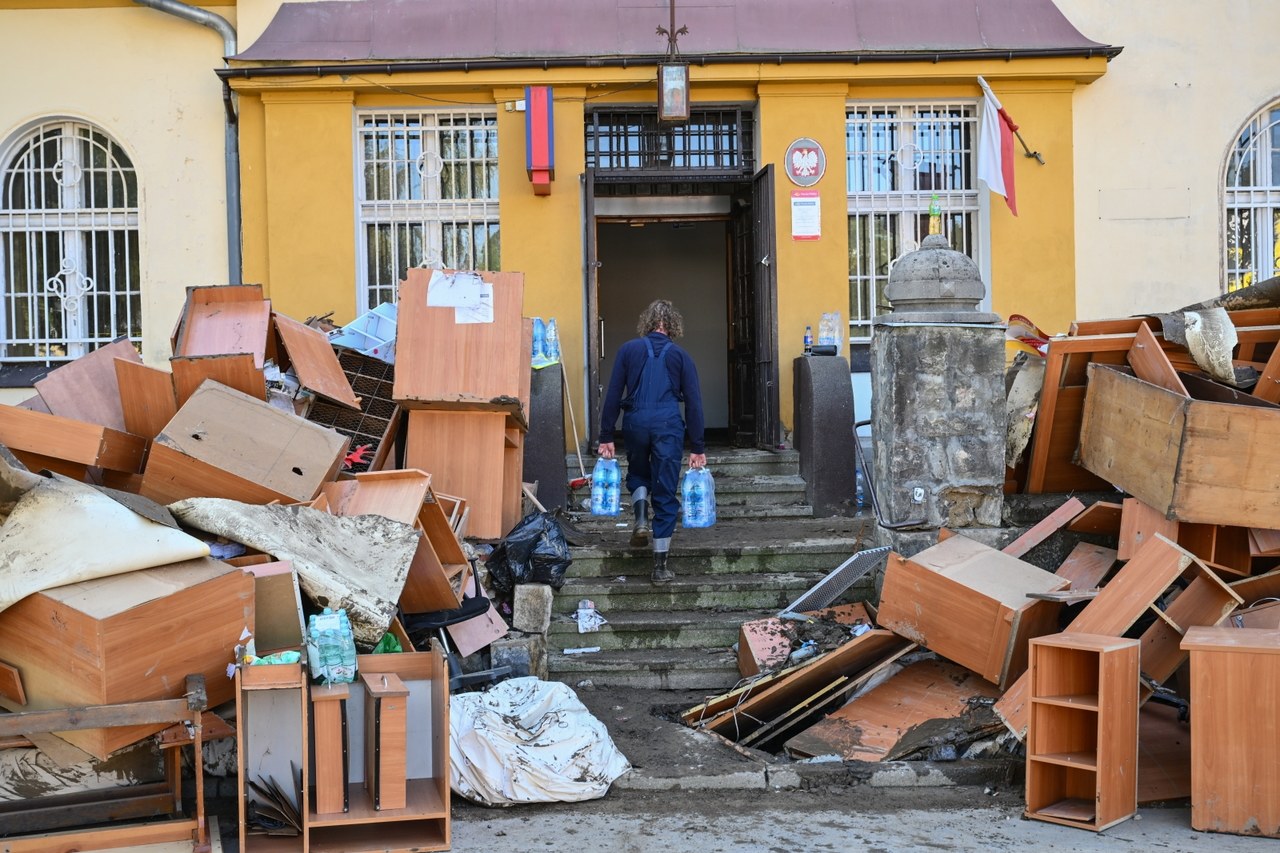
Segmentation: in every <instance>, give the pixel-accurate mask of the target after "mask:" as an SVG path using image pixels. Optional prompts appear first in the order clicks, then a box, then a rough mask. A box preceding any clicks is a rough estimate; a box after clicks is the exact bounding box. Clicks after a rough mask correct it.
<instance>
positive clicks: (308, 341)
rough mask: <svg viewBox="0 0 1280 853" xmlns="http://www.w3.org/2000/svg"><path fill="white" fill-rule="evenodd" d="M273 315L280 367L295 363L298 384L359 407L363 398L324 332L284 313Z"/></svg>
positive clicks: (345, 404)
mask: <svg viewBox="0 0 1280 853" xmlns="http://www.w3.org/2000/svg"><path fill="white" fill-rule="evenodd" d="M271 319H272V323H273V325H274V327H275V331H276V335H277V337H278V338H279V340H280V369H281V370H288V369H289V368H290V367H292V368H293V372H294V375H296V376H297V377H298V384H300V385H301V386H302V387H303V388H306V389H307V390H308V391H312V392H314V393H316V394H318V395H320V396H321V397H325V398H326V399H329V400H332V401H334V402H335V403H339V404H341V405H343V406H347V407H349V408H352V409H359V408H360V398H358V397H357V396H356V395H355V393H354V392H353V391H352V390H351V381H350V380H349V379H347V376H346V374H345V373H343V371H342V365H341V364H340V363H339V362H338V356H337V354H335V353H334V351H333V347H332V346H330V345H329V338H328V337H327V336H326V335H325V334H324V332H322V331H320V330H319V329H313V328H311V327H310V326H306V325H303V324H302V323H299V322H298V321H297V320H294V319H292V318H290V317H286V316H284V315H283V314H280V313H272V315H271Z"/></svg>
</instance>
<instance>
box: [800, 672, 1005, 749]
mask: <svg viewBox="0 0 1280 853" xmlns="http://www.w3.org/2000/svg"><path fill="white" fill-rule="evenodd" d="M998 695H999V691H998V690H997V689H996V688H995V686H994V685H992V684H989V683H988V682H985V681H983V680H982V679H981V678H979V677H978V676H977V675H975V674H974V673H972V672H969V671H967V670H965V669H963V668H961V667H959V666H957V665H956V664H953V663H950V662H948V661H942V660H925V661H918V662H916V663H914V664H911V665H910V666H908V667H907V668H906V669H904V670H903V671H902V672H900V673H898V674H897V675H895V676H893V677H892V678H890V679H889V680H888V681H885V682H884V683H883V684H880V685H879V686H877V687H874V688H872V689H871V690H869V691H868V692H867V693H865V694H864V695H862V696H860V697H858V698H857V699H854V700H853V701H852V702H849V703H848V704H847V705H845V706H844V707H842V708H840V709H839V710H838V711H836V712H835V713H833V714H831V715H830V716H828V717H827V718H826V719H824V720H822V721H820V722H818V723H817V724H815V725H814V726H812V727H810V728H809V729H807V730H806V731H804V732H801V733H800V734H798V735H796V736H795V737H793V738H791V739H790V740H788V741H787V744H786V749H787V753H788V754H789V755H791V756H793V757H799V758H812V757H814V756H818V755H839V756H840V757H841V758H843V759H844V760H846V761H882V760H884V759H885V757H886V756H887V755H888V754H889V752H890V750H892V749H893V747H894V746H895V745H896V744H897V743H898V742H899V741H900V740H901V739H902V738H903V737H904V736H905V735H907V734H908V733H909V732H910V730H911V729H912V728H914V727H915V726H918V725H920V724H921V723H924V722H926V721H928V720H941V719H949V718H953V717H958V716H960V714H962V713H963V712H964V711H965V710H967V709H968V707H969V700H970V699H972V698H974V697H979V696H980V697H986V698H994V697H996V696H998Z"/></svg>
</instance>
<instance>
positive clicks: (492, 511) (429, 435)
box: [400, 350, 520, 539]
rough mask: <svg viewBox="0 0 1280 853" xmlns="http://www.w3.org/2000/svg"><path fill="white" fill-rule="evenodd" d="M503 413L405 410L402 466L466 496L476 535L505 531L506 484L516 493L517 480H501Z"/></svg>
mask: <svg viewBox="0 0 1280 853" xmlns="http://www.w3.org/2000/svg"><path fill="white" fill-rule="evenodd" d="M400 354H401V356H403V351H402V350H401V351H400ZM401 370H403V362H402V363H401ZM506 419H507V416H506V415H505V414H504V413H502V412H446V411H434V410H433V411H420V410H414V411H410V412H409V413H408V420H409V429H408V436H407V438H406V440H405V466H406V467H408V468H417V469H419V470H422V471H430V472H431V482H432V483H433V484H434V485H435V486H436V487H438V488H440V489H441V490H443V491H445V492H448V493H449V494H452V495H460V496H462V497H464V498H466V500H467V504H468V506H469V507H470V510H471V514H470V520H469V524H470V528H471V530H470V532H471V535H472V536H476V537H479V538H481V539H497V538H500V537H502V536H503V535H504V534H505V533H506V532H507V528H504V527H503V517H504V510H505V509H506V499H505V496H506V495H507V493H508V492H507V490H508V488H513V489H514V490H515V494H516V496H517V497H518V496H519V494H520V483H519V482H513V483H512V484H508V483H507V482H506V474H507V470H506V453H507V451H508V449H509V448H508V446H507V433H506Z"/></svg>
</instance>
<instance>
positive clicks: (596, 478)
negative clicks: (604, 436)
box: [591, 459, 609, 515]
mask: <svg viewBox="0 0 1280 853" xmlns="http://www.w3.org/2000/svg"><path fill="white" fill-rule="evenodd" d="M608 476H609V475H608V471H607V469H606V468H605V465H604V460H603V459H597V460H596V466H595V468H593V469H591V514H592V515H606V514H607V513H605V511H604V508H605V496H606V495H607V494H608V491H609V480H608Z"/></svg>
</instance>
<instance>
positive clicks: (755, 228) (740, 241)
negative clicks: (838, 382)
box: [729, 164, 781, 450]
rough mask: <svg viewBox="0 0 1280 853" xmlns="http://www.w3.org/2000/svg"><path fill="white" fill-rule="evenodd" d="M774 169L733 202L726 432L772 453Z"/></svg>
mask: <svg viewBox="0 0 1280 853" xmlns="http://www.w3.org/2000/svg"><path fill="white" fill-rule="evenodd" d="M773 203H774V199H773V166H772V164H771V165H768V166H765V167H764V168H763V169H761V170H760V171H759V172H757V173H756V175H755V177H754V178H752V180H751V187H750V188H749V189H744V190H743V191H742V192H741V193H739V194H738V195H737V196H736V197H735V199H734V205H733V222H732V226H731V234H732V241H731V242H732V250H731V251H732V264H733V270H732V274H731V276H730V286H729V289H730V294H729V310H730V314H731V316H730V318H729V431H730V436H731V438H732V440H733V443H734V444H736V445H738V446H742V447H746V446H753V445H754V446H756V447H763V448H767V449H770V450H772V449H775V448H776V447H777V446H778V442H779V440H780V439H781V435H780V423H779V419H778V334H777V307H776V306H777V279H776V276H775V275H774V269H775V264H774V241H775V230H774V220H773Z"/></svg>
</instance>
